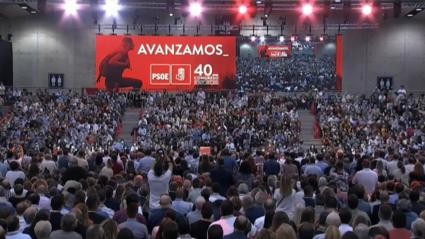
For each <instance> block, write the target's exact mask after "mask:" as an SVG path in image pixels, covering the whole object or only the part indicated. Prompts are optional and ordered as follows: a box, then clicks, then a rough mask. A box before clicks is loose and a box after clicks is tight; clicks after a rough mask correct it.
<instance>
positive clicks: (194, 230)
mask: <svg viewBox="0 0 425 239" xmlns="http://www.w3.org/2000/svg"><path fill="white" fill-rule="evenodd" d="M201 215H202V218H201V220H199V221H197V222H194V223H192V224H191V225H190V235H191V236H192V237H194V238H197V239H207V233H208V227H209V226H210V224H211V216H212V215H213V206H212V204H211V203H210V202H205V203H204V204H203V205H202V208H201Z"/></svg>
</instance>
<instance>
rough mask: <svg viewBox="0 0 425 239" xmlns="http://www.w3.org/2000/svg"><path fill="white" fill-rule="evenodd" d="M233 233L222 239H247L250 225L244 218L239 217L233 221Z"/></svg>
mask: <svg viewBox="0 0 425 239" xmlns="http://www.w3.org/2000/svg"><path fill="white" fill-rule="evenodd" d="M233 225H234V228H235V230H234V231H233V233H231V234H229V235H227V236H224V237H223V239H247V238H248V233H249V232H250V231H251V223H250V222H249V220H248V218H246V217H245V216H239V217H237V218H236V220H235V224H233Z"/></svg>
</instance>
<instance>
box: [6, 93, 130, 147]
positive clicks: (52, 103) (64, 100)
mask: <svg viewBox="0 0 425 239" xmlns="http://www.w3.org/2000/svg"><path fill="white" fill-rule="evenodd" d="M4 98H5V100H6V102H7V103H8V105H11V106H12V110H11V112H10V113H8V114H6V115H4V116H3V117H1V122H2V124H1V125H0V130H1V131H0V149H3V151H4V149H5V148H7V147H15V146H19V147H21V148H22V147H23V149H25V150H27V151H28V150H31V151H33V150H34V151H37V150H39V149H41V148H46V147H47V148H50V149H53V148H57V147H59V148H71V147H72V148H74V149H75V150H77V149H80V150H86V149H87V148H99V147H103V148H107V147H108V146H109V145H111V144H112V143H113V141H114V136H115V133H116V131H117V129H118V127H119V125H120V121H121V116H122V114H123V113H124V110H125V105H126V98H125V97H124V96H123V95H109V94H107V93H99V94H98V95H96V96H94V97H92V96H85V95H81V94H80V93H76V92H71V91H69V92H62V91H61V92H59V91H58V92H54V93H48V92H47V91H44V90H38V91H36V92H31V91H25V90H23V91H22V90H16V89H15V90H12V89H10V90H8V91H7V92H6V94H5V96H4Z"/></svg>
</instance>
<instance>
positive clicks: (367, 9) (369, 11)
mask: <svg viewBox="0 0 425 239" xmlns="http://www.w3.org/2000/svg"><path fill="white" fill-rule="evenodd" d="M372 11H373V8H372V5H370V4H365V5H363V6H362V13H363V15H365V16H369V15H370V14H372Z"/></svg>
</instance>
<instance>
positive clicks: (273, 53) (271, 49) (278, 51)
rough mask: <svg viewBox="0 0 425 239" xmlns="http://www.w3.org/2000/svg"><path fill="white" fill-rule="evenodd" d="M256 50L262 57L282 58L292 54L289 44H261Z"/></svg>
mask: <svg viewBox="0 0 425 239" xmlns="http://www.w3.org/2000/svg"><path fill="white" fill-rule="evenodd" d="M258 52H259V55H260V57H262V58H282V57H290V56H291V54H292V46H291V45H276V46H269V45H262V46H258Z"/></svg>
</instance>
